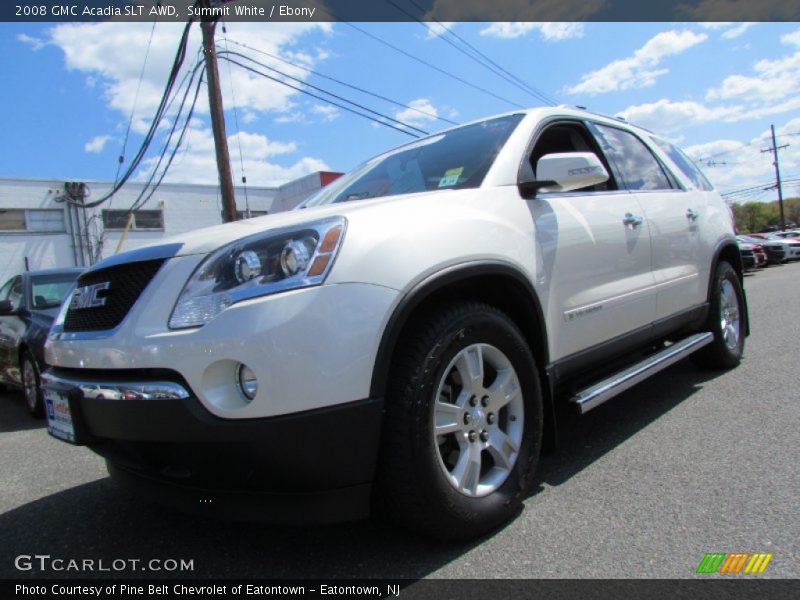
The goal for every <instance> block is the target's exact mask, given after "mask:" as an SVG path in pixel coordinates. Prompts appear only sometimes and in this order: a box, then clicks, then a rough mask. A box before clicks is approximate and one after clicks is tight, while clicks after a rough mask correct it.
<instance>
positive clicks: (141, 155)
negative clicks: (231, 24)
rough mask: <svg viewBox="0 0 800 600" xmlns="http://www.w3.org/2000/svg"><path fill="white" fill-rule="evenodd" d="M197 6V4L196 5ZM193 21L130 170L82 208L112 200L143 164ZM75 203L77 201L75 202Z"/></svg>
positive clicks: (180, 43)
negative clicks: (101, 194) (102, 194)
mask: <svg viewBox="0 0 800 600" xmlns="http://www.w3.org/2000/svg"><path fill="white" fill-rule="evenodd" d="M195 4H196V3H195ZM192 22H193V19H190V20H189V21H188V22H187V23H186V26H185V27H184V29H183V34H182V35H181V39H180V42H179V44H178V51H177V52H176V54H175V59H174V60H173V63H172V68H171V70H170V74H169V77H168V78H167V84H166V86H165V88H164V93H163V94H162V96H161V101H160V102H159V104H158V108H157V109H156V114H155V115H154V117H153V121H152V123H150V128H149V129H148V131H147V134H146V135H145V137H144V140H143V141H142V144H141V146H140V147H139V150H138V151H137V152H136V156H135V157H134V158H133V160H132V161H131V163H130V165H129V166H128V168H127V169H126V170H125V173H124V174H123V175H122V177H121V178H120V179H119V181H117V182H115V183H114V185H113V186H112V188H111V191H109V192H108V193H106V194H105V195H104V196H103V197H101V198H99V199H98V200H95V201H94V202H89V203H78V204H79V205H80V206H83V207H84V208H94V207H96V206H99V205H101V204H103V203H104V202H106V201H107V200H108V199H109V198H111V197H112V196H113V195H114V194H116V193H117V192H118V191H119V190H120V188H122V186H123V185H125V183H127V181H128V179H130V177H131V175H133V172H134V171H135V170H136V169H137V167H138V166H139V164H140V163H141V162H142V160H143V158H144V155H145V153H146V152H147V149H148V148H149V147H150V144H151V143H152V141H153V138H154V137H155V134H156V131H157V130H158V126H159V124H160V123H161V120H162V119H163V117H164V114H165V111H166V107H167V103H168V100H169V98H170V96H171V93H172V90H173V88H174V86H175V81H176V80H177V78H178V73H179V72H180V69H181V67H182V66H183V61H184V59H185V58H186V45H187V43H188V40H189V30H190V29H191V26H192ZM73 202H75V201H73Z"/></svg>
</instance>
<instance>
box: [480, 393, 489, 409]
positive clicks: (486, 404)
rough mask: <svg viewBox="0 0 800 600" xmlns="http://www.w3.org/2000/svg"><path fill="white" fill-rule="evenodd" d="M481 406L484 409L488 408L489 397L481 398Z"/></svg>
mask: <svg viewBox="0 0 800 600" xmlns="http://www.w3.org/2000/svg"><path fill="white" fill-rule="evenodd" d="M481 406H483V407H484V408H486V407H487V406H489V396H484V397H483V398H481Z"/></svg>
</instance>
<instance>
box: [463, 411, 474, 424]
mask: <svg viewBox="0 0 800 600" xmlns="http://www.w3.org/2000/svg"><path fill="white" fill-rule="evenodd" d="M470 423H472V415H471V414H469V413H464V425H469V424H470Z"/></svg>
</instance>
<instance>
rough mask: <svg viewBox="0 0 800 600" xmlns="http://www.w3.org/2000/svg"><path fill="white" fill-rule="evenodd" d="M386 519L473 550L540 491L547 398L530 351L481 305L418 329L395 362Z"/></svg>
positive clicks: (383, 475)
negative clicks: (470, 543) (472, 543)
mask: <svg viewBox="0 0 800 600" xmlns="http://www.w3.org/2000/svg"><path fill="white" fill-rule="evenodd" d="M395 356H396V359H395V369H394V372H393V373H392V377H391V379H390V388H389V391H388V393H387V398H386V402H387V410H386V422H385V426H384V437H383V442H382V449H381V464H380V469H379V474H378V481H377V490H378V495H377V498H376V502H377V503H378V506H377V508H378V510H379V511H383V512H385V513H386V514H388V515H389V516H390V517H392V518H393V519H395V520H398V521H400V522H401V523H404V524H407V525H410V526H411V527H413V528H414V529H416V530H418V531H420V532H422V533H424V534H427V535H429V536H431V537H435V538H437V539H444V540H465V539H470V538H474V537H476V536H479V535H481V534H483V533H486V532H487V531H490V530H491V529H493V528H495V527H497V526H498V525H500V524H502V523H503V522H505V521H507V520H508V519H509V518H511V517H512V516H513V515H514V514H516V512H517V511H518V509H519V507H520V505H521V503H522V500H523V499H524V498H525V495H526V494H527V493H528V491H529V490H530V487H531V485H532V483H533V474H534V472H535V470H536V465H537V462H538V458H539V450H540V447H541V438H542V395H541V390H540V387H539V380H538V376H537V371H536V365H535V364H534V360H533V356H532V355H531V352H530V349H529V348H528V345H527V343H526V341H525V338H524V337H523V336H522V334H521V332H520V331H519V329H518V328H517V327H516V325H514V323H513V322H512V321H511V320H510V319H509V318H508V317H507V316H506V315H505V314H503V313H502V312H500V311H498V310H497V309H495V308H493V307H491V306H488V305H485V304H478V303H463V304H457V305H452V306H449V307H446V308H443V309H441V310H439V311H437V312H435V313H431V314H430V315H429V316H428V317H427V318H424V319H422V320H420V321H418V322H417V323H416V324H415V325H414V328H413V330H412V331H411V333H410V334H409V335H407V336H406V337H405V338H404V340H403V341H402V342H401V345H400V346H399V347H398V349H397V351H396V353H395Z"/></svg>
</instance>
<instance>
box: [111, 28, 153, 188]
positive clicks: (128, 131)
mask: <svg viewBox="0 0 800 600" xmlns="http://www.w3.org/2000/svg"><path fill="white" fill-rule="evenodd" d="M156 23H158V21H153V26H152V27H151V28H150V39H148V40H147V49H146V50H145V52H144V62H143V63H142V70H141V71H140V72H139V82H138V83H137V84H136V93H135V94H134V95H133V106H131V116H130V118H129V119H128V127H127V128H126V129H125V137H124V139H123V140H122V150H121V151H120V153H119V160H118V161H117V173H116V175H114V185H116V183H117V181H119V172H120V170H121V169H122V163H124V162H125V150H127V148H128V138H129V137H130V134H131V127H132V126H133V116H134V115H135V114H136V105H137V103H138V102H139V92H140V91H141V89H142V81H143V80H144V72H145V68H146V67H147V59H148V57H149V56H150V47H151V46H152V44H153V34H154V33H155V32H156Z"/></svg>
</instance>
